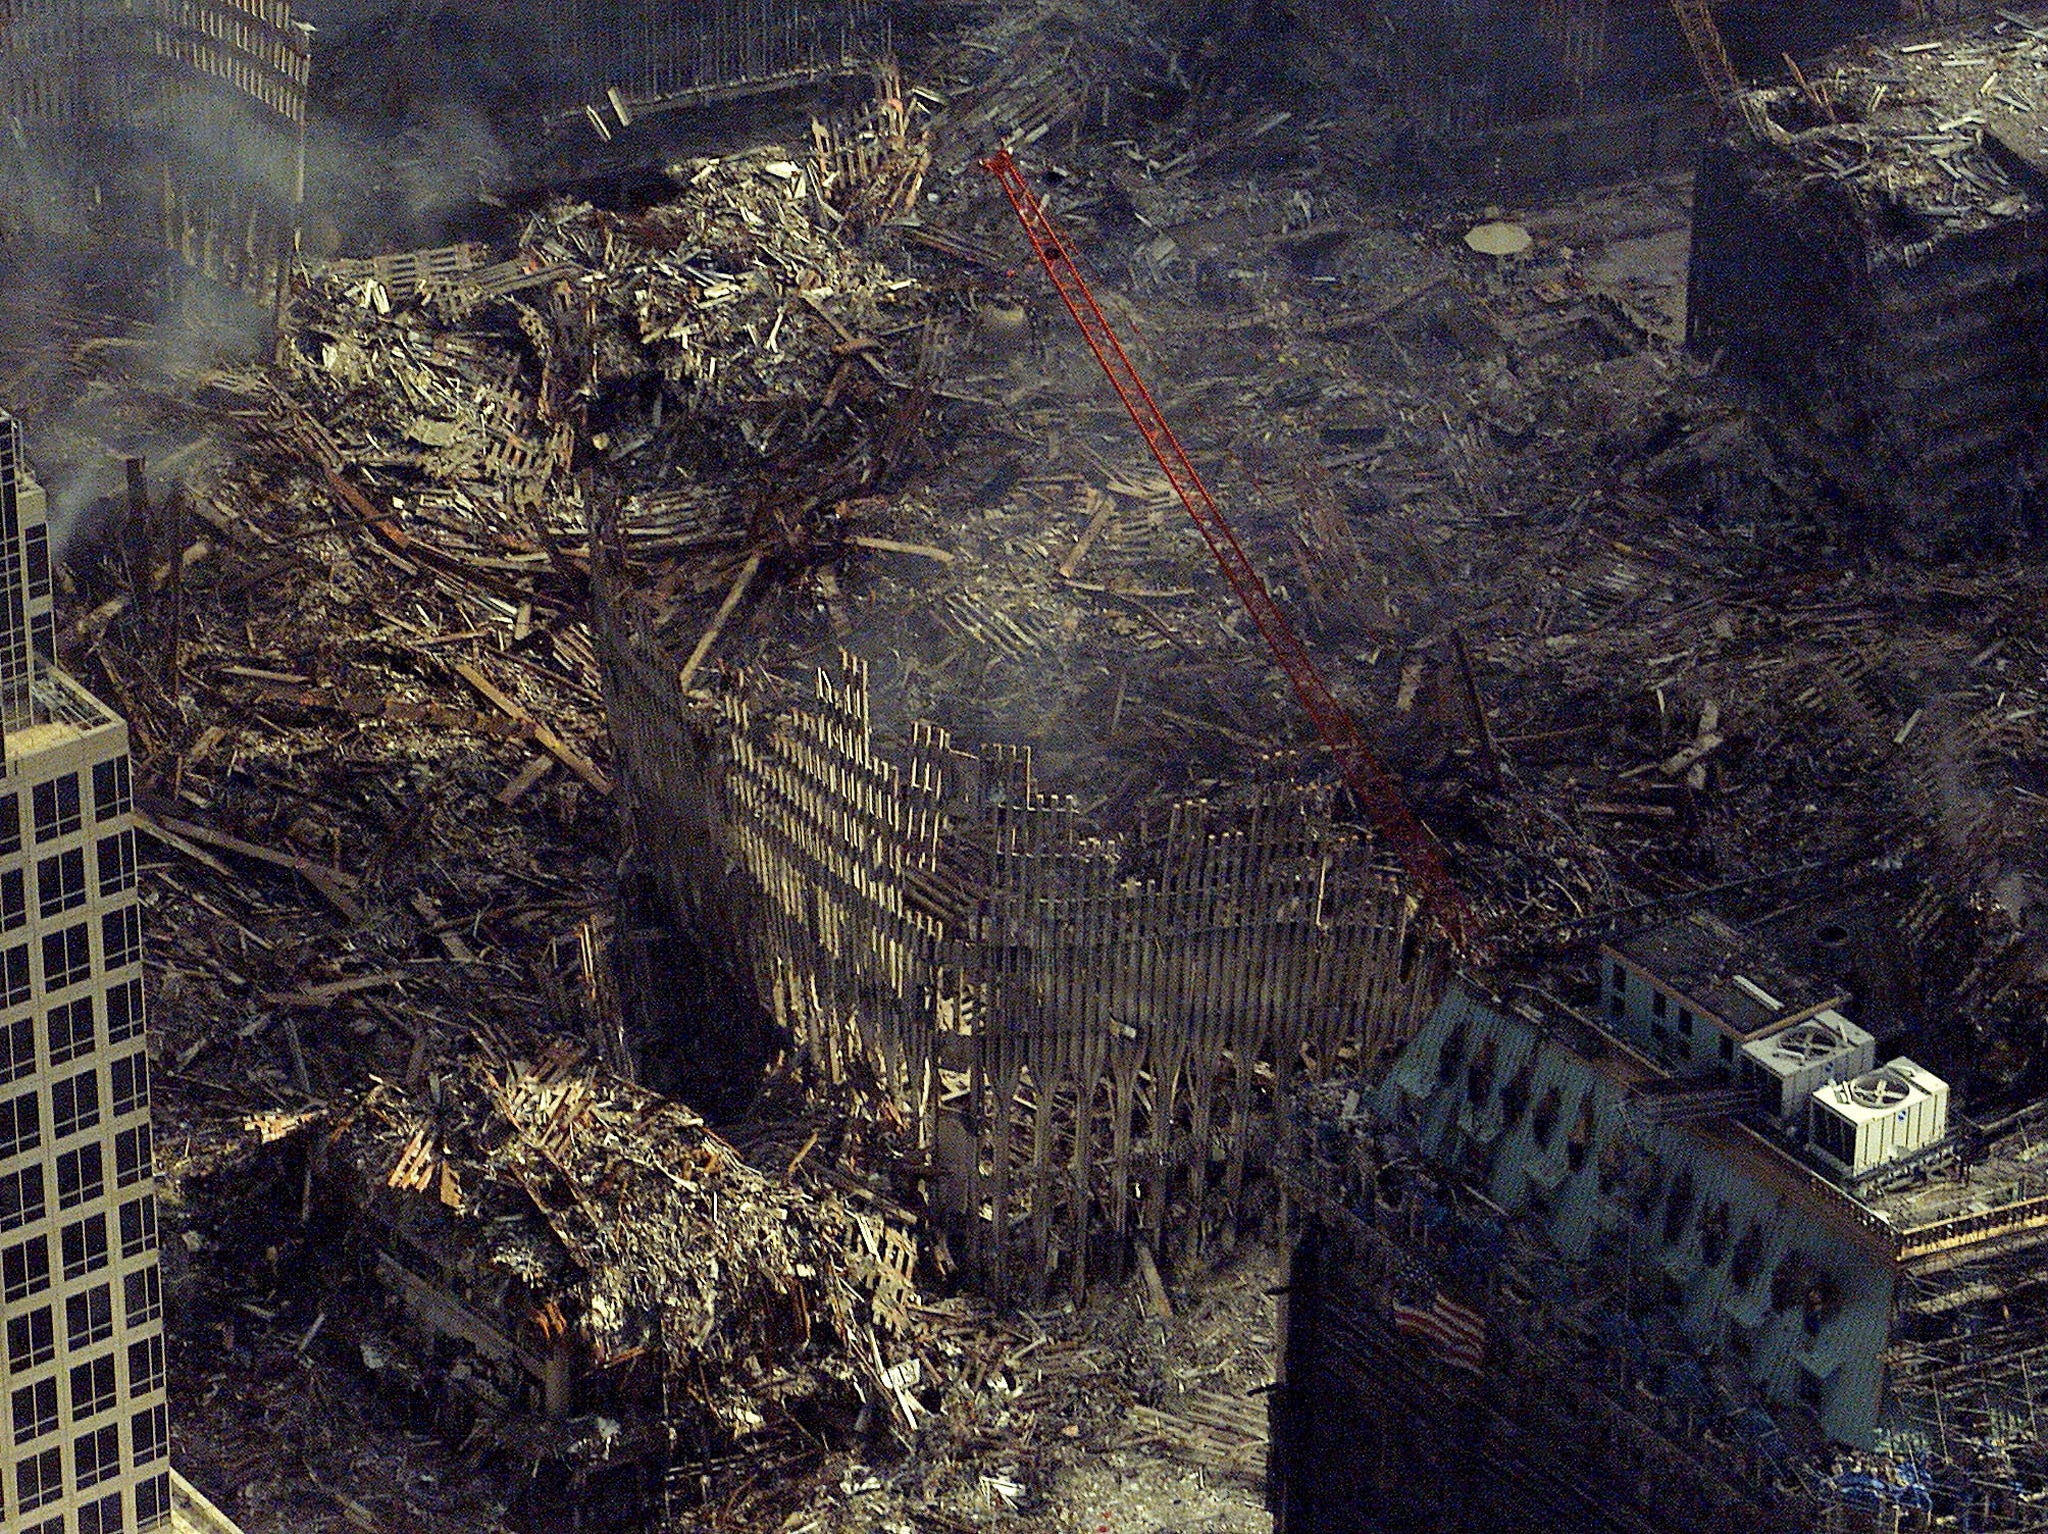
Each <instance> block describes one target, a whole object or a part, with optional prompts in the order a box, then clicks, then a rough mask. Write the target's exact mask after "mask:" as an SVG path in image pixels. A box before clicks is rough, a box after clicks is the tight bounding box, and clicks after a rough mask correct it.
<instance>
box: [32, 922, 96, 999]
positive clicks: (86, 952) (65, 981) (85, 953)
mask: <svg viewBox="0 0 2048 1534" xmlns="http://www.w3.org/2000/svg"><path fill="white" fill-rule="evenodd" d="M23 968H24V969H26V968H27V966H26V965H24V966H23ZM91 975H92V939H91V938H90V937H89V936H88V935H87V933H86V930H85V923H84V922H80V923H79V924H78V925H77V926H75V927H66V928H65V929H64V930H63V931H62V932H46V933H44V934H43V984H44V985H45V986H47V987H48V988H49V989H50V990H53V991H61V990H62V989H64V987H65V986H67V985H76V984H77V983H78V982H79V981H81V980H85V979H89V978H90V977H91Z"/></svg>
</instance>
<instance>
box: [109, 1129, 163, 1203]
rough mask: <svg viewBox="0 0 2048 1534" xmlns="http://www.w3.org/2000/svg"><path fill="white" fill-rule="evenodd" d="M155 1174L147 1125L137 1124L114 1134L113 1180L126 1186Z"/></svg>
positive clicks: (119, 1184) (121, 1185)
mask: <svg viewBox="0 0 2048 1534" xmlns="http://www.w3.org/2000/svg"><path fill="white" fill-rule="evenodd" d="M155 1175H156V1164H155V1158H154V1156H153V1155H152V1154H151V1150H150V1137H149V1125H147V1124H137V1125H136V1126H135V1127H134V1128H133V1129H124V1130H122V1131H121V1132H120V1133H119V1134H117V1135H115V1136H114V1181H115V1183H116V1185H118V1186H120V1187H123V1188H126V1187H131V1186H133V1185H134V1184H135V1183H138V1182H141V1181H142V1180H143V1179H144V1178H145V1177H153V1176H155Z"/></svg>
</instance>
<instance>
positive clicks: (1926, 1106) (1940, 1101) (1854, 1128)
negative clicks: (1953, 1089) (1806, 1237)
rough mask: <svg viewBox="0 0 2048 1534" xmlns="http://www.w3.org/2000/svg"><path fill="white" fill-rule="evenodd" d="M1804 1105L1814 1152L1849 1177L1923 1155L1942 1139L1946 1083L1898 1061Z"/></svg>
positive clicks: (1828, 1089) (1832, 1086) (1825, 1090)
mask: <svg viewBox="0 0 2048 1534" xmlns="http://www.w3.org/2000/svg"><path fill="white" fill-rule="evenodd" d="M1810 1102H1811V1103H1812V1117H1811V1119H1810V1120H1809V1122H1808V1133H1809V1136H1810V1138H1811V1139H1812V1142H1813V1146H1814V1149H1816V1150H1818V1151H1819V1152H1820V1153H1821V1154H1822V1155H1823V1156H1825V1157H1826V1158H1827V1159H1828V1160H1830V1161H1832V1162H1833V1163H1835V1165H1837V1166H1839V1167H1840V1168H1841V1169H1842V1170H1843V1171H1845V1172H1847V1173H1848V1174H1849V1175H1850V1176H1851V1177H1860V1176H1861V1175H1862V1174H1863V1173H1865V1172H1869V1171H1874V1170H1875V1169H1876V1168H1878V1167H1881V1166H1884V1165H1886V1164H1887V1163H1888V1162H1893V1161H1897V1160H1899V1159H1900V1158H1901V1157H1905V1156H1910V1155H1912V1154H1913V1153H1914V1152H1916V1151H1922V1150H1925V1149H1926V1148H1927V1147H1928V1146H1930V1145H1933V1144H1935V1143H1936V1142H1937V1141H1939V1140H1942V1139H1943V1138H1945V1137H1946V1136H1947V1134H1948V1083H1947V1082H1945V1081H1943V1080H1942V1079H1941V1078H1940V1077H1939V1076H1936V1075H1934V1074H1933V1073H1932V1072H1931V1071H1926V1070H1922V1069H1921V1068H1920V1067H1919V1066H1917V1065H1915V1064H1914V1063H1913V1062H1912V1061H1911V1060H1908V1059H1906V1058H1905V1057H1904V1056H1903V1055H1902V1056H1900V1057H1899V1058H1898V1059H1896V1060H1893V1061H1892V1062H1890V1063H1889V1064H1887V1065H1883V1066H1880V1067H1879V1068H1878V1069H1876V1070H1874V1071H1865V1072H1864V1073H1863V1074H1862V1075H1860V1076H1851V1077H1850V1078H1849V1079H1848V1080H1846V1081H1836V1082H1830V1083H1829V1084H1828V1085H1826V1086H1824V1087H1822V1088H1820V1089H1819V1090H1818V1091H1816V1092H1815V1093H1814V1094H1813V1096H1812V1098H1811V1099H1810Z"/></svg>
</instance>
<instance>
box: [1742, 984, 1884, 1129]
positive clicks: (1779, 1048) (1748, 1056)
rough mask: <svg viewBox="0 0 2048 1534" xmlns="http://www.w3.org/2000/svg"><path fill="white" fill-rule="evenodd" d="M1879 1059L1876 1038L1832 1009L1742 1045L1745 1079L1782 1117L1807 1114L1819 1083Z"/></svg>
mask: <svg viewBox="0 0 2048 1534" xmlns="http://www.w3.org/2000/svg"><path fill="white" fill-rule="evenodd" d="M1875 1064H1877V1041H1876V1040H1874V1039H1873V1038H1871V1036H1870V1035H1869V1034H1867V1033H1865V1032H1864V1031H1863V1030H1862V1029H1861V1028H1858V1027H1857V1026H1856V1025H1855V1024H1854V1023H1852V1022H1850V1021H1849V1019H1847V1018H1846V1017H1844V1016H1842V1014H1841V1013H1839V1012H1835V1011H1832V1010H1830V1011H1825V1012H1817V1013H1815V1014H1814V1015H1813V1016H1812V1017H1810V1018H1808V1019H1807V1020H1806V1021H1805V1022H1803V1023H1794V1024H1793V1025H1792V1026H1791V1027H1790V1028H1786V1029H1783V1030H1781V1031H1780V1032H1777V1033H1774V1034H1772V1035H1771V1036H1770V1037H1769V1038H1767V1039H1755V1040H1752V1041H1751V1042H1750V1043H1747V1044H1745V1045H1743V1046H1742V1076H1743V1080H1744V1082H1745V1083H1746V1084H1748V1085H1750V1086H1754V1087H1755V1088H1756V1089H1757V1091H1758V1092H1759V1094H1761V1095H1764V1096H1765V1097H1767V1099H1768V1101H1769V1102H1770V1105H1771V1112H1773V1113H1775V1114H1776V1115H1777V1116H1778V1117H1779V1118H1781V1119H1795V1118H1797V1117H1798V1116H1799V1115H1801V1114H1803V1113H1805V1112H1806V1100H1807V1099H1808V1098H1809V1097H1811V1096H1813V1094H1814V1092H1815V1090H1816V1089H1817V1088H1820V1087H1824V1086H1826V1085H1827V1084H1828V1083H1829V1082H1831V1081H1841V1080H1844V1079H1845V1078H1847V1077H1850V1076H1860V1075H1862V1074H1863V1073H1864V1072H1865V1071H1867V1070H1869V1069H1870V1068H1871V1067H1872V1066H1873V1065H1875Z"/></svg>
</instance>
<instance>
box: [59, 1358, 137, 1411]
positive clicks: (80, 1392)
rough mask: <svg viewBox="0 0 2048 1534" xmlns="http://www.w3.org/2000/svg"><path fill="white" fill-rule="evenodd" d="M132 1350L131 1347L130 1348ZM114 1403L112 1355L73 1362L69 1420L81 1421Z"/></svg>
mask: <svg viewBox="0 0 2048 1534" xmlns="http://www.w3.org/2000/svg"><path fill="white" fill-rule="evenodd" d="M130 1351H131V1352H132V1351H133V1350H132V1349H131V1350H130ZM113 1404H114V1355H113V1354H112V1353H109V1354H107V1355H106V1356H105V1357H104V1358H94V1359H91V1360H89V1361H87V1362H85V1363H82V1364H75V1365H73V1366H72V1370H71V1420H72V1421H73V1422H83V1421H84V1420H85V1419H86V1418H87V1417H96V1416H98V1415H99V1414H100V1413H101V1412H103V1411H105V1410H107V1409H108V1408H109V1407H111V1406H112V1405H113Z"/></svg>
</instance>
